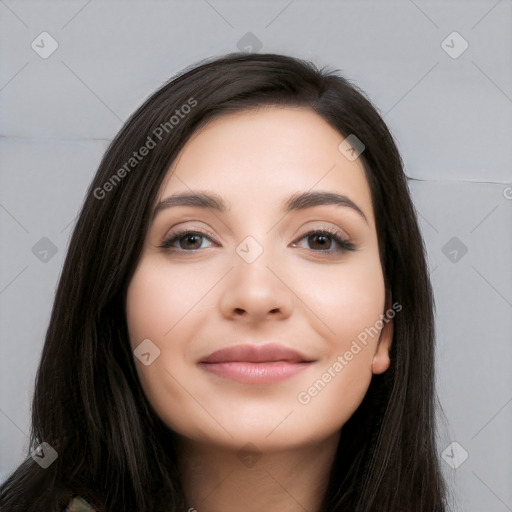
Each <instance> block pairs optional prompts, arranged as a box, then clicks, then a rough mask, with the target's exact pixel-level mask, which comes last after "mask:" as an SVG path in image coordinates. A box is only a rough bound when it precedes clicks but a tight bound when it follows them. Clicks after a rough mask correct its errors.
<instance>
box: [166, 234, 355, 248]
mask: <svg viewBox="0 0 512 512" xmlns="http://www.w3.org/2000/svg"><path fill="white" fill-rule="evenodd" d="M313 234H315V235H327V236H329V237H330V238H332V239H333V240H334V242H336V243H337V244H338V246H339V247H338V249H328V250H326V251H322V250H318V249H311V250H312V251H314V252H317V253H323V254H340V253H345V252H347V251H355V250H356V248H355V246H354V245H353V244H352V243H351V242H349V241H348V240H345V239H344V238H342V237H341V236H340V235H339V230H337V229H335V228H333V229H329V228H324V229H314V230H312V231H308V232H307V233H305V234H304V235H303V236H302V237H301V238H300V239H298V240H297V241H298V242H300V241H301V240H304V238H308V237H309V236H311V235H313ZM186 235H199V236H202V237H205V238H208V239H209V240H210V242H212V241H213V240H212V239H211V238H213V234H212V233H204V232H202V231H187V230H185V231H179V232H178V233H173V234H172V235H171V236H170V237H169V238H167V239H165V240H164V241H163V243H162V244H161V245H159V246H158V247H159V248H162V249H167V250H174V251H182V252H195V251H199V250H201V249H191V250H187V249H178V248H176V247H172V244H173V243H174V242H176V241H177V240H179V239H180V238H183V237H184V236H186ZM295 243H296V242H294V244H295Z"/></svg>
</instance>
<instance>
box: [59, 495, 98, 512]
mask: <svg viewBox="0 0 512 512" xmlns="http://www.w3.org/2000/svg"><path fill="white" fill-rule="evenodd" d="M63 512H96V511H95V509H94V508H93V507H92V505H90V504H89V503H88V502H87V501H86V500H85V498H82V497H81V496H73V497H72V498H71V499H70V500H69V501H68V504H67V505H66V508H65V509H64V510H63Z"/></svg>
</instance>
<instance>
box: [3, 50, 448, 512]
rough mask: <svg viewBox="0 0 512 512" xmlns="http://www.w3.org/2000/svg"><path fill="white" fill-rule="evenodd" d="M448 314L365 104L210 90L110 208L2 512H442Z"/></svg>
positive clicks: (274, 89) (174, 111)
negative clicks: (439, 411) (440, 401)
mask: <svg viewBox="0 0 512 512" xmlns="http://www.w3.org/2000/svg"><path fill="white" fill-rule="evenodd" d="M433 307H434V304H433V296H432V289H431V284H430V281H429V276H428V272H427V266H426V262H425V249H424V245H423V241H422V238H421V235H420V231H419V228H418V223H417V219H416V215H415V211H414V207H413V205H412V202H411V199H410V196H409V192H408V188H407V181H406V177H405V175H404V172H403V167H402V161H401V158H400V155H399V153H398V150H397V147H396V145H395V143H394V141H393V138H392V136H391V134H390V132H389V130H388V129H387V127H386V125H385V123H384V122H383V120H382V118H381V117H380V116H379V114H378V113H377V111H376V109H375V108H374V107H373V106H372V104H371V102H370V101H369V100H368V99H367V98H366V97H365V95H364V94H363V93H362V92H361V91H359V90H358V89H357V87H355V86H354V85H352V84H350V83H349V82H348V81H347V80H346V79H345V78H343V77H341V76H340V75H339V74H338V73H336V72H333V71H323V70H322V71H319V70H318V69H316V68H315V67H314V66H313V65H312V64H311V63H308V62H304V61H301V60H299V59H294V58H291V57H287V56H283V55H276V54H249V55H247V54H238V53H236V54H230V55H227V56H223V57H220V58H215V59H210V60H208V61H205V62H202V63H200V65H197V66H195V67H192V68H189V69H187V70H185V71H184V72H183V73H181V74H180V75H178V76H177V77H174V78H173V79H172V80H171V81H170V82H169V83H167V84H166V85H165V86H163V87H162V88H161V89H160V90H158V91H157V92H155V93H154V94H153V95H152V96H151V97H150V98H149V99H148V100H147V101H146V102H145V103H144V104H143V105H142V106H141V107H140V108H139V109H138V110H137V112H135V114H134V115H133V116H132V117H131V118H130V120H129V121H128V122H127V123H126V124H125V126H124V127H123V128H122V130H121V131H120V133H119V134H118V135H117V137H116V138H115V140H114V141H113V142H112V144H111V145H110V147H109V149H108V150H107V152H106V154H105V156H104V158H103V161H102V163H101V165H100V168H99V170H98V172H97V174H96V176H95V178H94V180H93V182H92V184H91V186H90V188H89V191H88V194H87V196H86V198H85V202H84V205H83V209H82V212H81V215H80V216H79V219H78V222H77V225H76V228H75V231H74V234H73V237H72V239H71V242H70V247H69V251H68V255H67V258H66V261H65V264H64V268H63V271H62V275H61V278H60V281H59V285H58V289H57V293H56V298H55V303H54V307H53V311H52V316H51V320H50V325H49V329H48V332H47V336H46V342H45V346H44V349H43V354H42V360H41V364H40V367H39V370H38V375H37V382H36V389H35V396H34V403H33V418H32V423H33V428H32V444H31V447H32V450H34V452H32V455H33V456H32V457H29V458H28V459H27V460H26V461H25V462H24V463H23V464H22V465H21V466H20V467H19V468H18V469H17V470H16V471H15V472H14V473H13V474H12V475H11V476H10V477H9V478H8V479H7V481H6V482H5V483H4V484H3V486H2V488H1V491H0V503H1V504H2V507H3V508H2V510H5V511H6V512H8V511H13V510H34V511H35V510H55V511H57V510H58V511H61V510H63V509H65V510H68V511H72V510H98V511H115V512H121V511H123V512H125V511H131V510H134V511H138V512H142V511H148V512H149V511H152V512H154V511H187V510H188V511H193V510H197V511H199V512H216V511H222V512H229V511H231V510H240V509H242V507H243V509H245V510H247V511H259V510H265V511H266V512H269V511H270V512H271V511H274V510H279V511H295V510H310V511H318V512H320V511H322V512H324V511H330V512H331V511H347V510H351V511H353V510H355V511H373V510H378V511H393V512H397V511H408V512H410V511H413V510H414V511H415V512H417V511H428V512H432V511H444V510H445V488H444V483H443V481H442V477H441V474H440V469H439V466H438V459H437V456H436V449H435V392H434V367H433V361H434V323H433ZM41 443H47V444H45V445H43V446H42V447H40V448H38V450H39V452H41V451H42V452H43V455H44V453H46V452H48V453H50V451H49V448H48V447H51V449H53V450H55V453H56V454H57V457H56V458H55V460H54V461H53V462H52V463H51V464H50V465H49V466H48V467H46V468H45V469H43V468H42V467H41V465H40V464H38V463H36V462H38V461H37V459H38V457H37V455H34V453H37V450H36V448H37V447H39V446H40V444H41Z"/></svg>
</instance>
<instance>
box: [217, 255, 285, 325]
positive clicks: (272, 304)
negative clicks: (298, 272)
mask: <svg viewBox="0 0 512 512" xmlns="http://www.w3.org/2000/svg"><path fill="white" fill-rule="evenodd" d="M233 265H234V268H233V270H232V271H231V272H229V274H228V276H227V279H225V280H224V284H223V291H222V295H221V298H220V309H221V312H222V315H223V316H224V317H225V318H228V319H231V320H237V321H240V320H242V321H245V322H248V323H258V322H263V321H267V320H284V319H285V318H288V317H289V316H290V315H291V313H292V311H293V305H294V301H295V295H294V293H293V291H292V290H293V284H292V283H291V282H290V281H291V279H290V277H289V272H288V273H286V272H284V270H282V267H280V265H279V262H278V261H276V259H275V258H273V259H271V258H269V257H267V253H266V252H265V251H264V252H263V254H261V255H260V257H258V258H257V259H256V260H255V261H253V262H252V263H248V262H247V261H245V260H244V259H243V258H241V257H240V256H239V255H238V254H236V253H235V254H234V256H233Z"/></svg>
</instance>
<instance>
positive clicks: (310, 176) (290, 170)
mask: <svg viewBox="0 0 512 512" xmlns="http://www.w3.org/2000/svg"><path fill="white" fill-rule="evenodd" d="M344 139H345V137H344V136H343V135H341V134H340V133H339V132H338V131H337V130H335V129H334V128H333V127H331V126H330V125H329V124H328V123H327V122H326V121H325V120H324V119H323V118H322V117H321V116H319V115H318V114H316V113H315V112H314V111H313V110H311V109H308V108H289V107H287V108H281V107H264V108H259V109H254V110H249V111H241V112H234V113H229V114H225V115H221V116H220V117H218V118H216V119H214V120H213V121H211V122H209V123H208V124H207V125H206V126H204V127H203V128H201V129H200V130H199V131H197V132H196V133H195V134H194V135H193V136H192V137H191V138H190V139H189V140H188V142H187V143H186V144H185V146H184V147H183V149H182V150H181V152H180V153H179V155H178V157H177V158H176V160H175V161H174V162H173V164H172V166H171V167H170V169H169V172H168V175H167V176H166V179H165V180H164V182H163V184H162V187H161V191H160V194H159V200H161V199H162V198H165V197H167V196H169V195H170V194H173V193H180V192H190V190H191V189H192V190H199V189H200V190H210V191H215V192H217V193H218V194H220V195H221V196H223V197H224V198H225V199H226V202H227V203H228V204H230V205H231V204H240V205H241V206H242V205H243V206H247V204H249V203H251V204H252V203H254V202H257V204H259V205H260V206H261V207H265V206H268V207H269V208H274V207H275V205H276V204H277V203H281V202H282V199H283V198H284V197H288V196H290V195H292V194H294V193H297V192H299V191H316V190H322V191H325V190H329V191H333V192H337V193H339V194H343V195H346V196H348V197H350V199H352V200H353V201H355V202H356V203H357V204H358V205H359V206H360V207H361V208H362V209H363V210H364V211H365V214H366V215H367V217H368V220H369V221H370V220H372V218H373V213H372V205H371V193H370V189H369V186H368V183H367V180H366V176H365V172H364V167H363V163H362V161H361V159H360V158H357V159H356V160H353V161H351V160H349V159H348V158H346V157H345V155H344V154H343V153H342V152H341V151H340V150H339V145H340V143H341V142H342V141H343V140H344Z"/></svg>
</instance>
